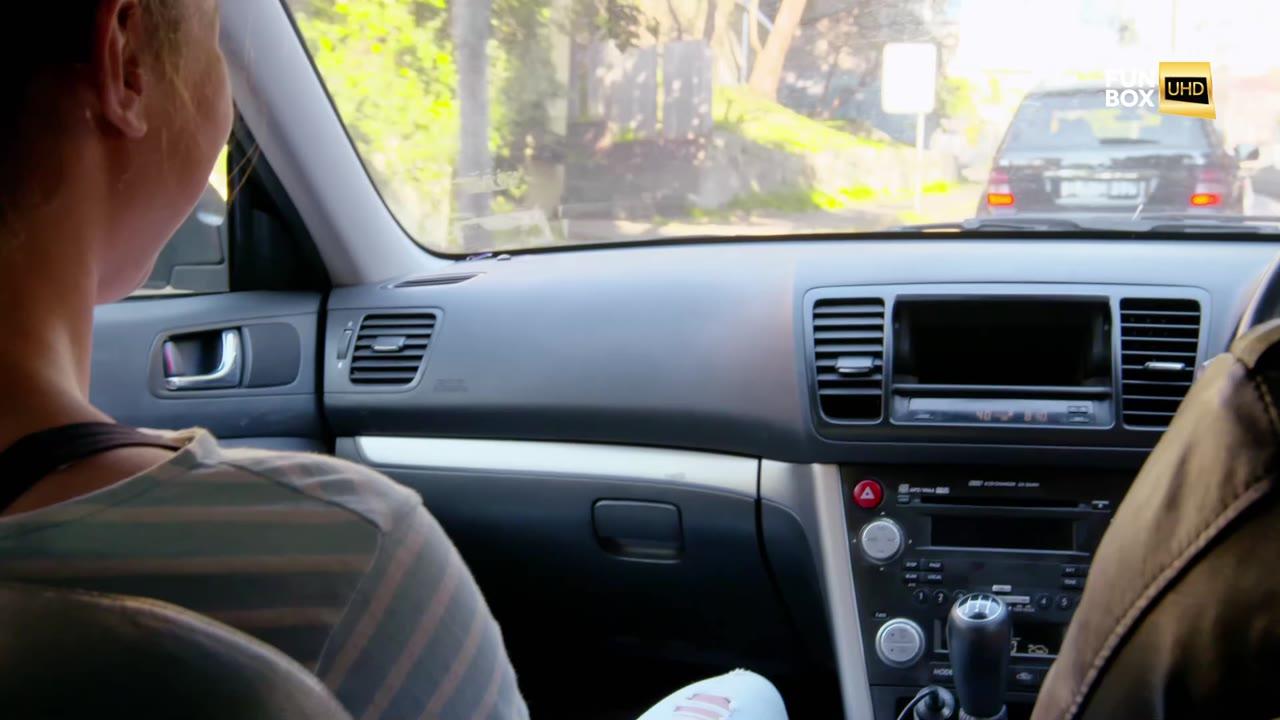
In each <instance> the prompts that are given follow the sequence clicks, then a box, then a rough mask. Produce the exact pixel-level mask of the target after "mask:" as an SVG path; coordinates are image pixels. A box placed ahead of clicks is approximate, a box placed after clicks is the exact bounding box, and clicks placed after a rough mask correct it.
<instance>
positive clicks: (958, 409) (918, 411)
mask: <svg viewBox="0 0 1280 720" xmlns="http://www.w3.org/2000/svg"><path fill="white" fill-rule="evenodd" d="M894 413H895V414H894V419H895V420H898V421H900V422H912V423H932V424H943V425H946V424H951V425H1027V426H1055V425H1057V426H1061V425H1081V426H1086V427H1087V426H1089V425H1102V424H1106V423H1105V422H1100V421H1099V417H1098V403H1097V402H1096V401H1094V400H1023V399H1008V398H919V397H913V398H908V399H906V401H905V407H903V403H901V402H900V403H899V405H897V406H896V407H895V410H894Z"/></svg>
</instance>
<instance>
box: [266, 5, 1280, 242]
mask: <svg viewBox="0 0 1280 720" xmlns="http://www.w3.org/2000/svg"><path fill="white" fill-rule="evenodd" d="M284 1H285V4H286V6H287V7H288V8H289V9H290V10H291V11H292V13H293V15H294V17H295V19H296V21H297V25H298V28H299V30H300V32H301V35H302V37H303V39H304V41H305V44H306V46H307V48H308V50H309V51H310V52H311V54H312V56H313V58H314V60H315V63H316V66H317V68H318V69H319V72H320V74H321V77H322V78H323V80H324V81H325V84H326V86H327V88H328V90H329V93H330V94H331V96H332V97H333V100H334V104H335V106H336V108H337V110H338V112H339V114H340V115H341V117H342V119H343V121H344V123H345V124H346V126H347V129H348V132H349V133H350V135H351V138H352V140H353V142H354V144H355V147H356V149H357V150H358V152H359V153H360V155H361V158H362V160H363V162H364V164H365V166H366V168H367V169H368V171H369V174H370V176H371V177H372V178H373V181H374V183H375V184H376V186H377V187H378V189H379V191H380V192H381V194H382V196H383V197H384V199H385V200H386V202H387V204H388V206H389V207H390V208H391V210H392V211H393V212H394V213H395V215H396V217H397V218H398V219H399V221H400V223H401V224H402V225H403V226H404V227H405V229H406V230H407V231H408V232H409V234H410V235H411V236H412V237H413V238H414V239H415V240H416V241H417V242H418V243H420V244H421V245H422V246H424V247H426V248H427V249H429V250H432V251H435V252H443V253H448V254H471V253H481V252H487V251H496V250H512V249H523V248H533V247H545V246H569V245H580V244H594V243H611V242H628V241H639V240H647V239H653V238H664V237H687V238H697V237H706V236H743V235H784V234H789V233H804V232H817V231H840V232H845V231H848V232H859V231H875V230H883V229H888V228H895V227H900V226H903V225H907V224H916V223H950V222H958V221H967V220H970V219H973V218H978V219H982V218H992V217H999V218H1004V217H1007V216H1019V215H1022V216H1034V217H1035V218H1041V217H1043V216H1045V215H1052V216H1061V217H1063V218H1068V219H1082V218H1094V217H1106V218H1108V219H1109V221H1110V222H1113V223H1114V222H1127V221H1128V220H1129V219H1130V218H1132V219H1134V220H1135V221H1136V220H1139V219H1140V217H1141V216H1142V215H1144V214H1150V215H1160V216H1163V217H1169V216H1175V215H1178V216H1180V215H1188V216H1197V215H1205V216H1213V220H1214V222H1226V221H1227V220H1228V219H1231V221H1232V222H1240V219H1241V217H1242V216H1250V215H1252V216H1271V215H1278V214H1280V207H1277V205H1280V169H1277V163H1280V155H1278V154H1277V152H1276V149H1277V147H1280V56H1276V55H1275V54H1274V53H1270V52H1268V51H1267V48H1270V47H1271V46H1272V45H1273V42H1274V41H1273V40H1272V39H1271V37H1270V36H1271V34H1272V33H1273V32H1274V28H1276V27H1280V3H1277V2H1274V0H1220V1H1219V2H1215V3H1200V2H1185V1H1184V2H1179V1H1177V0H1027V1H1026V2H1018V3H1010V2H1007V1H1005V0H359V1H356V0H349V1H341V0H284ZM1190 61H1195V62H1190ZM1006 224H1010V223H1008V222H1007V221H1006ZM1045 227H1053V225H1052V224H1048V225H1045ZM1161 227H1167V223H1165V224H1163V225H1162V226H1161Z"/></svg>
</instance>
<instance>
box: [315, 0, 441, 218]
mask: <svg viewBox="0 0 1280 720" xmlns="http://www.w3.org/2000/svg"><path fill="white" fill-rule="evenodd" d="M292 4H293V9H294V13H295V17H296V18H297V22H298V27H299V28H300V29H301V31H302V35H303V37H304V38H305V39H306V41H307V46H308V48H309V49H310V50H311V54H312V56H313V57H314V58H315V62H316V65H317V66H318V67H319V68H320V71H321V73H322V74H323V76H324V79H325V82H326V84H327V86H328V88H329V93H330V94H331V95H332V96H333V100H334V103H335V104H336V105H337V107H338V110H339V112H340V113H342V116H343V120H344V121H345V123H346V126H347V129H348V131H349V132H350V133H351V135H352V139H353V140H354V141H355V143H356V146H357V147H358V148H359V149H360V152H361V156H362V157H363V159H364V162H365V165H366V167H368V169H369V172H370V174H372V175H373V177H374V179H375V180H376V181H377V183H378V186H379V188H380V189H381V190H382V192H383V194H384V196H385V197H386V199H387V202H388V203H389V204H390V205H391V207H392V208H393V209H394V210H395V211H396V215H397V216H398V217H399V218H400V221H401V222H402V223H404V224H405V226H406V227H407V229H408V230H409V231H410V233H411V234H413V235H415V236H417V237H419V238H423V239H428V240H431V239H438V238H442V237H444V235H443V232H445V231H446V230H447V222H448V208H449V206H450V185H451V181H452V176H453V166H452V164H453V159H454V156H455V155H456V153H457V144H458V108H457V102H456V100H455V93H454V85H455V83H456V78H457V75H456V68H455V67H454V63H453V57H452V54H451V48H450V44H449V41H448V14H447V10H446V7H445V0H359V1H358V2H357V1H354V0H353V1H352V2H324V1H322V0H294V2H293V3H292ZM442 222H443V224H444V225H443V226H442Z"/></svg>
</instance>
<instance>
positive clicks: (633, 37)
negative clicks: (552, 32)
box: [573, 0, 652, 52]
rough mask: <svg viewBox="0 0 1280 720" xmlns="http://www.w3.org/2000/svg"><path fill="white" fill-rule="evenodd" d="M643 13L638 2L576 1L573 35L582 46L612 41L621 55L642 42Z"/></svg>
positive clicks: (619, 0) (574, 2) (574, 1)
mask: <svg viewBox="0 0 1280 720" xmlns="http://www.w3.org/2000/svg"><path fill="white" fill-rule="evenodd" d="M644 19H645V18H644V11H642V10H641V9H640V8H639V7H638V6H637V5H636V3H635V0H573V25H574V27H573V31H574V35H575V37H576V39H577V40H578V41H579V42H582V43H591V42H597V41H601V40H612V41H613V44H614V45H616V46H617V47H618V49H619V50H621V51H622V52H626V51H627V50H630V49H631V48H633V47H635V46H636V45H638V44H639V42H640V33H641V31H642V30H650V31H651V32H652V29H650V28H647V27H646V25H645V22H644Z"/></svg>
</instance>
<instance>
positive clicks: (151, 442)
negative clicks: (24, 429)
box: [0, 423, 182, 512]
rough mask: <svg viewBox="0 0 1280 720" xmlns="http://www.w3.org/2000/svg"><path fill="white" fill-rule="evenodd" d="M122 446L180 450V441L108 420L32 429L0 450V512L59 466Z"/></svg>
mask: <svg viewBox="0 0 1280 720" xmlns="http://www.w3.org/2000/svg"><path fill="white" fill-rule="evenodd" d="M125 447H157V448H165V449H168V450H180V449H181V448H182V445H181V444H179V443H177V442H174V441H173V440H170V439H168V438H164V437H159V436H157V435H148V434H147V433H144V432H140V431H139V430H136V429H134V428H131V427H128V426H126V425H115V424H112V423H77V424H75V425H63V426H62V427H56V428H50V429H48V430H41V431H40V432H36V433H32V434H30V435H28V436H26V437H24V438H22V439H21V440H18V441H17V442H16V443H14V444H13V445H10V446H9V448H8V449H6V450H5V451H4V452H2V453H0V512H3V511H4V510H6V509H8V508H9V506H10V505H13V503H14V502H15V501H16V500H17V499H18V498H20V497H22V496H23V495H25V494H26V493H27V492H28V491H29V490H31V488H33V487H35V485H36V483H38V482H40V481H41V480H43V479H44V478H45V477H46V476H48V475H49V474H51V473H53V472H54V471H56V470H58V469H59V468H63V467H66V466H67V465H70V464H71V463H73V462H77V461H79V460H84V459H85V458H89V457H93V456H94V455H98V454H100V453H104V452H107V451H109V450H117V449H119V448H125Z"/></svg>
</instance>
